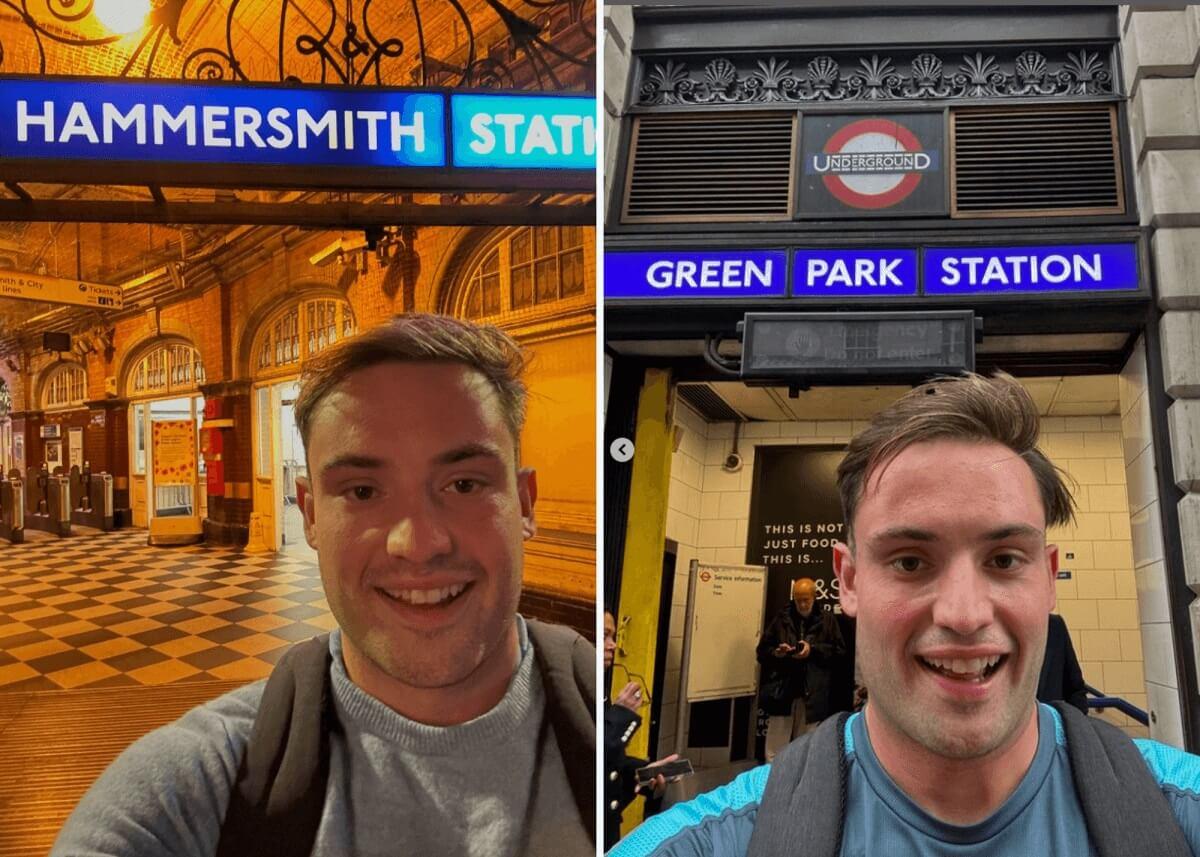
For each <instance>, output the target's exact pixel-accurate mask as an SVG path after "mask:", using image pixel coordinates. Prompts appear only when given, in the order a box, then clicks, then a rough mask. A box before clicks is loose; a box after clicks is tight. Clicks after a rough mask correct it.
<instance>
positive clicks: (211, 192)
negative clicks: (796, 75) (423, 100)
mask: <svg viewBox="0 0 1200 857" xmlns="http://www.w3.org/2000/svg"><path fill="white" fill-rule="evenodd" d="M18 7H19V9H20V11H18ZM594 15H595V5H594V0H549V2H544V1H543V0H536V2H533V3H527V2H524V0H74V2H63V0H16V2H13V3H2V4H0V56H2V57H3V69H2V70H3V72H4V73H7V74H26V75H72V76H87V77H125V78H127V79H130V80H136V79H141V78H155V79H165V80H202V81H203V80H215V81H250V82H266V83H280V82H285V83H286V82H301V83H306V84H332V85H345V84H351V85H365V86H378V85H383V86H410V87H412V86H416V87H434V86H436V87H458V86H472V87H482V88H504V89H528V90H540V89H546V90H554V91H564V90H566V91H569V90H574V91H586V90H590V89H592V88H593V87H594V78H595V69H594V62H595V34H594V26H593V21H594ZM496 197H497V195H496V194H480V193H472V194H454V195H450V194H419V193H414V194H405V195H400V194H386V195H384V194H378V193H376V194H367V193H330V192H313V191H303V190H297V191H278V190H261V189H253V188H220V189H208V188H181V187H155V188H153V189H151V188H149V187H146V186H113V185H77V184H57V185H55V184H28V183H27V184H21V185H17V186H11V185H10V186H5V187H0V201H2V200H7V201H8V202H9V203H12V202H13V201H16V200H27V199H30V198H32V199H33V200H36V201H37V202H38V203H39V204H43V203H46V204H48V205H47V206H46V207H45V208H43V209H42V212H43V213H39V214H38V215H37V216H38V217H40V218H42V219H40V220H26V219H23V220H19V221H17V220H11V221H5V220H0V269H7V270H17V271H22V272H28V273H38V274H45V275H49V276H56V277H64V278H68V279H70V278H76V279H81V280H87V281H90V282H97V283H110V284H119V283H126V282H128V281H129V280H131V279H136V278H137V277H138V276H140V275H144V274H146V273H147V272H148V271H153V270H155V269H161V268H162V266H163V265H164V264H166V263H168V262H177V261H181V260H185V259H186V258H187V256H188V254H189V253H190V252H192V251H194V250H196V249H198V248H200V247H203V246H204V245H211V244H212V242H215V241H220V240H222V239H223V237H227V236H229V235H230V234H233V233H234V232H236V231H237V230H238V229H239V228H240V227H238V226H235V225H232V224H233V223H246V222H261V221H254V220H252V218H251V216H250V215H249V214H247V215H246V216H245V218H244V219H239V215H238V214H237V212H238V211H239V210H246V211H249V210H250V209H251V207H252V206H258V207H259V210H266V209H267V208H268V207H271V208H274V209H276V210H279V209H285V210H286V209H287V208H289V207H291V209H292V211H297V210H299V209H297V208H296V207H298V206H305V207H306V209H305V210H306V211H307V212H309V213H315V212H318V211H324V212H330V211H334V210H336V211H338V212H342V213H344V214H345V216H346V218H347V219H352V218H353V217H354V216H355V215H356V213H362V214H363V216H366V215H368V214H369V215H372V216H374V215H378V214H379V213H380V211H381V210H384V211H386V210H387V208H388V207H389V206H390V207H392V208H393V209H394V210H396V211H397V212H399V211H400V209H399V208H397V206H400V205H401V204H403V205H407V206H411V207H412V210H414V211H415V210H416V209H418V208H425V207H430V208H432V207H436V206H439V205H441V206H445V205H457V206H474V207H476V208H480V207H483V206H487V205H489V204H494V202H495V201H496ZM56 202H62V203H70V204H74V203H77V202H88V203H96V204H98V205H99V204H109V203H118V204H123V205H126V206H129V205H130V204H136V206H137V207H138V208H140V209H143V210H146V211H151V210H152V209H153V208H154V207H155V206H156V204H157V205H164V204H165V205H169V204H175V203H183V204H201V205H205V206H209V207H210V209H211V210H212V211H214V212H219V213H225V214H227V216H224V220H223V221H222V222H221V223H212V222H211V221H210V222H208V223H207V225H206V224H204V223H176V222H169V221H167V222H163V219H162V218H147V219H148V220H150V221H152V222H140V223H122V222H86V223H79V222H74V221H72V222H65V221H64V220H63V219H54V220H50V221H47V220H45V219H44V218H45V217H46V215H45V214H44V212H45V211H53V207H52V206H53V204H54V203H56ZM525 207H526V208H528V206H525ZM124 210H129V209H128V207H127V208H126V209H124ZM304 216H307V215H304ZM326 216H332V215H326ZM384 216H386V215H384ZM101 219H106V218H103V215H102V216H101ZM400 219H401V215H400V214H399V213H398V214H397V220H398V221H399V220H400ZM593 221H594V215H592V219H591V220H589V222H593ZM403 222H412V221H407V220H406V221H403ZM349 225H350V224H348V223H345V224H338V226H340V227H347V228H348V227H349ZM331 226H332V224H331ZM48 309H50V305H48V304H42V303H36V302H28V301H15V300H6V299H0V341H4V340H6V339H9V337H10V336H11V334H12V333H13V332H14V331H16V330H19V329H20V328H21V326H22V325H23V324H25V323H26V322H27V321H29V320H30V319H32V318H35V317H36V316H38V315H40V314H42V313H45V312H46V311H47V310H48Z"/></svg>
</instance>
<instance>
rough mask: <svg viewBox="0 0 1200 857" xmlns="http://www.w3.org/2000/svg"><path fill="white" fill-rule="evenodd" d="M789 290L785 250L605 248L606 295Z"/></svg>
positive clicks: (778, 293)
mask: <svg viewBox="0 0 1200 857" xmlns="http://www.w3.org/2000/svg"><path fill="white" fill-rule="evenodd" d="M786 294H787V253H785V252H784V251H783V250H720V251H712V252H688V253H682V252H681V253H674V252H671V251H663V252H661V253H660V252H654V253H605V254H604V296H605V297H606V298H657V299H660V300H664V299H665V300H674V299H679V298H736V299H740V300H758V299H760V298H782V297H784V296H785V295H786Z"/></svg>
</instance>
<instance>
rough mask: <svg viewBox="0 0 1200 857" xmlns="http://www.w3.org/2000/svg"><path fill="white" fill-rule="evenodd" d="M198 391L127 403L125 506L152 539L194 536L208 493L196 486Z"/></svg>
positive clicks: (199, 479)
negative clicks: (127, 484)
mask: <svg viewBox="0 0 1200 857" xmlns="http://www.w3.org/2000/svg"><path fill="white" fill-rule="evenodd" d="M203 410H204V399H203V397H201V396H186V397H179V398H172V399H154V400H151V401H148V402H139V403H137V404H135V405H132V406H131V407H130V415H129V421H130V425H129V434H130V441H131V442H130V458H131V461H130V488H131V492H130V505H131V506H132V511H133V523H134V525H135V526H142V527H149V529H150V540H151V542H153V543H156V544H171V543H189V542H195V541H199V540H200V538H201V537H202V533H203V528H202V525H201V521H202V520H203V518H204V516H205V515H206V514H207V506H208V496H207V494H206V493H205V492H204V491H202V490H201V486H202V484H203V480H204V478H205V476H204V460H203V458H202V457H201V456H200V454H199V448H200V444H199V438H200V431H199V421H198V419H197V417H198V415H199V414H201V413H203Z"/></svg>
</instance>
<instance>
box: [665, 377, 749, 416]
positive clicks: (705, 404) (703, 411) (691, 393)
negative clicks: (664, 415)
mask: <svg viewBox="0 0 1200 857" xmlns="http://www.w3.org/2000/svg"><path fill="white" fill-rule="evenodd" d="M679 398H681V399H683V400H684V401H685V402H687V403H688V405H690V406H691V408H692V410H694V411H695V412H696V413H698V414H699V415H700V416H702V417H704V419H706V420H707V421H708V422H710V423H728V422H736V421H739V420H741V418H742V415H741V414H739V413H738V412H737V411H735V410H734V409H733V408H731V407H729V405H727V404H725V400H724V399H722V398H721V397H720V396H718V395H717V394H716V393H714V392H713V389H712V387H710V386H708V385H707V384H680V385H679Z"/></svg>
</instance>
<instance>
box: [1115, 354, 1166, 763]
mask: <svg viewBox="0 0 1200 857" xmlns="http://www.w3.org/2000/svg"><path fill="white" fill-rule="evenodd" d="M1147 388H1148V381H1147V373H1146V349H1145V342H1144V340H1138V343H1137V345H1136V346H1135V347H1134V350H1133V355H1132V356H1131V357H1130V358H1129V362H1128V363H1127V364H1126V366H1125V369H1124V370H1123V371H1122V372H1121V380H1120V394H1121V436H1122V459H1123V461H1124V463H1125V474H1126V476H1125V478H1126V484H1127V486H1128V495H1129V517H1130V529H1131V547H1132V552H1133V568H1134V581H1135V584H1136V587H1137V611H1138V625H1139V626H1140V630H1141V637H1142V648H1141V654H1142V659H1143V662H1144V664H1145V687H1146V698H1147V702H1148V705H1149V710H1150V712H1151V715H1152V716H1151V723H1150V737H1152V738H1154V739H1156V740H1159V741H1162V742H1164V743H1166V744H1173V745H1174V746H1176V747H1183V727H1182V724H1181V719H1180V704H1179V685H1178V680H1177V678H1176V675H1175V646H1174V643H1173V642H1172V637H1171V613H1170V609H1169V606H1168V604H1169V602H1168V600H1167V577H1166V564H1165V563H1164V561H1163V534H1162V523H1161V518H1160V517H1159V506H1158V502H1159V501H1158V489H1157V482H1156V481H1155V480H1156V475H1155V467H1154V447H1153V441H1152V437H1151V433H1150V398H1149V395H1148V394H1147ZM1104 689H1105V690H1106V691H1110V692H1114V693H1115V692H1119V691H1117V690H1114V689H1110V688H1108V687H1105V688H1104Z"/></svg>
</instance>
